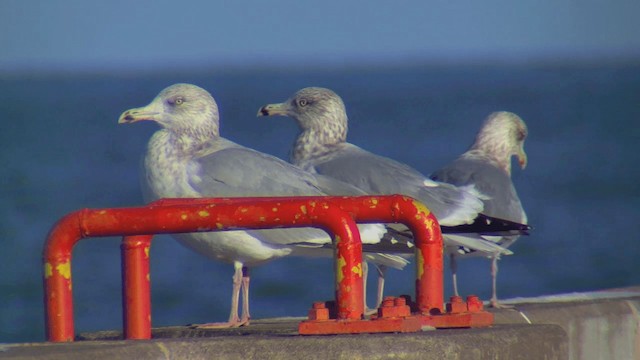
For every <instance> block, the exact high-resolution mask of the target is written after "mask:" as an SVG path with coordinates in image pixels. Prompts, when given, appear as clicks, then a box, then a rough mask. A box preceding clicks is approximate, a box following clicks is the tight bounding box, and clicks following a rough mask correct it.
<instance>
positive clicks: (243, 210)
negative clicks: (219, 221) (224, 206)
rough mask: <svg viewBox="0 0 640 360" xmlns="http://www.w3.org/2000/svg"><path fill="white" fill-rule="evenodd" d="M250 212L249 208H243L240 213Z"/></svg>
mask: <svg viewBox="0 0 640 360" xmlns="http://www.w3.org/2000/svg"><path fill="white" fill-rule="evenodd" d="M248 211H249V209H247V208H241V209H240V212H241V213H243V214H245V213H247V212H248Z"/></svg>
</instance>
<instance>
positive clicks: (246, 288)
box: [238, 266, 251, 326]
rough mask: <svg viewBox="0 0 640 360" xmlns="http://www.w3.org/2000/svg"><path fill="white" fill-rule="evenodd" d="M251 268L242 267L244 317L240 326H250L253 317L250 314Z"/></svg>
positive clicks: (241, 317) (242, 316)
mask: <svg viewBox="0 0 640 360" xmlns="http://www.w3.org/2000/svg"><path fill="white" fill-rule="evenodd" d="M249 280H250V278H249V268H247V267H246V266H243V267H242V315H241V316H240V324H239V325H238V326H246V325H249V320H250V319H251V315H250V314H249Z"/></svg>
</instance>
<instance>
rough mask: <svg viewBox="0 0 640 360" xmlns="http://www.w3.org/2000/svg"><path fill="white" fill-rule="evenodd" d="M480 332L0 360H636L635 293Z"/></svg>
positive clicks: (540, 312)
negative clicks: (204, 359) (222, 359)
mask: <svg viewBox="0 0 640 360" xmlns="http://www.w3.org/2000/svg"><path fill="white" fill-rule="evenodd" d="M505 303H508V304H510V305H512V306H514V308H513V309H495V310H490V311H492V312H493V313H494V315H495V318H496V325H495V326H492V327H490V328H484V329H456V330H434V331H424V332H421V333H414V334H361V335H339V336H298V335H297V331H296V330H297V325H298V322H299V321H300V320H302V319H301V318H286V319H268V320H255V321H252V323H251V326H248V327H242V328H235V329H216V330H203V329H190V328H189V327H186V326H174V327H166V328H157V329H154V330H153V338H154V339H153V340H149V341H124V340H120V339H121V337H122V334H121V333H120V332H118V331H102V332H96V333H90V334H80V335H78V340H79V341H77V342H75V343H67V344H49V343H34V344H5V345H1V344H0V358H3V359H5V358H6V359H34V358H40V359H91V360H99V359H139V360H141V359H169V358H171V359H178V358H189V359H201V358H207V359H210V358H224V359H244V360H248V359H265V358H270V359H288V358H296V359H298V358H304V359H320V358H322V359H324V358H336V359H353V358H356V359H358V358H367V359H368V360H369V359H384V358H406V359H445V358H446V359H486V358H490V359H640V314H639V311H638V310H639V309H640V288H638V287H636V288H626V289H619V290H608V291H599V292H592V293H578V294H564V295H557V296H548V297H538V298H529V299H511V300H509V301H505Z"/></svg>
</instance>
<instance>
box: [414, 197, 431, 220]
mask: <svg viewBox="0 0 640 360" xmlns="http://www.w3.org/2000/svg"><path fill="white" fill-rule="evenodd" d="M413 206H414V207H415V208H416V209H417V210H418V211H419V212H423V213H424V215H425V216H427V215H429V214H431V211H429V209H427V207H426V206H424V205H423V204H422V203H421V202H419V201H415V200H413ZM418 215H419V214H418ZM418 215H416V217H417V216H418Z"/></svg>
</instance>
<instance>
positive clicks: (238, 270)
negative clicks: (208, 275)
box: [192, 261, 249, 329]
mask: <svg viewBox="0 0 640 360" xmlns="http://www.w3.org/2000/svg"><path fill="white" fill-rule="evenodd" d="M233 267H234V268H235V271H234V273H233V278H232V279H233V289H232V291H231V312H230V313H229V321H228V322H223V323H207V324H200V325H193V326H192V327H195V328H204V329H220V328H230V327H238V326H241V325H243V324H242V321H241V320H240V318H238V300H239V298H240V288H241V287H242V280H243V276H242V269H243V266H242V263H241V262H239V261H234V263H233ZM247 288H248V282H247ZM247 292H248V289H247ZM248 307H249V305H248V304H247V316H248V310H249V308H248ZM243 311H244V306H243Z"/></svg>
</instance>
